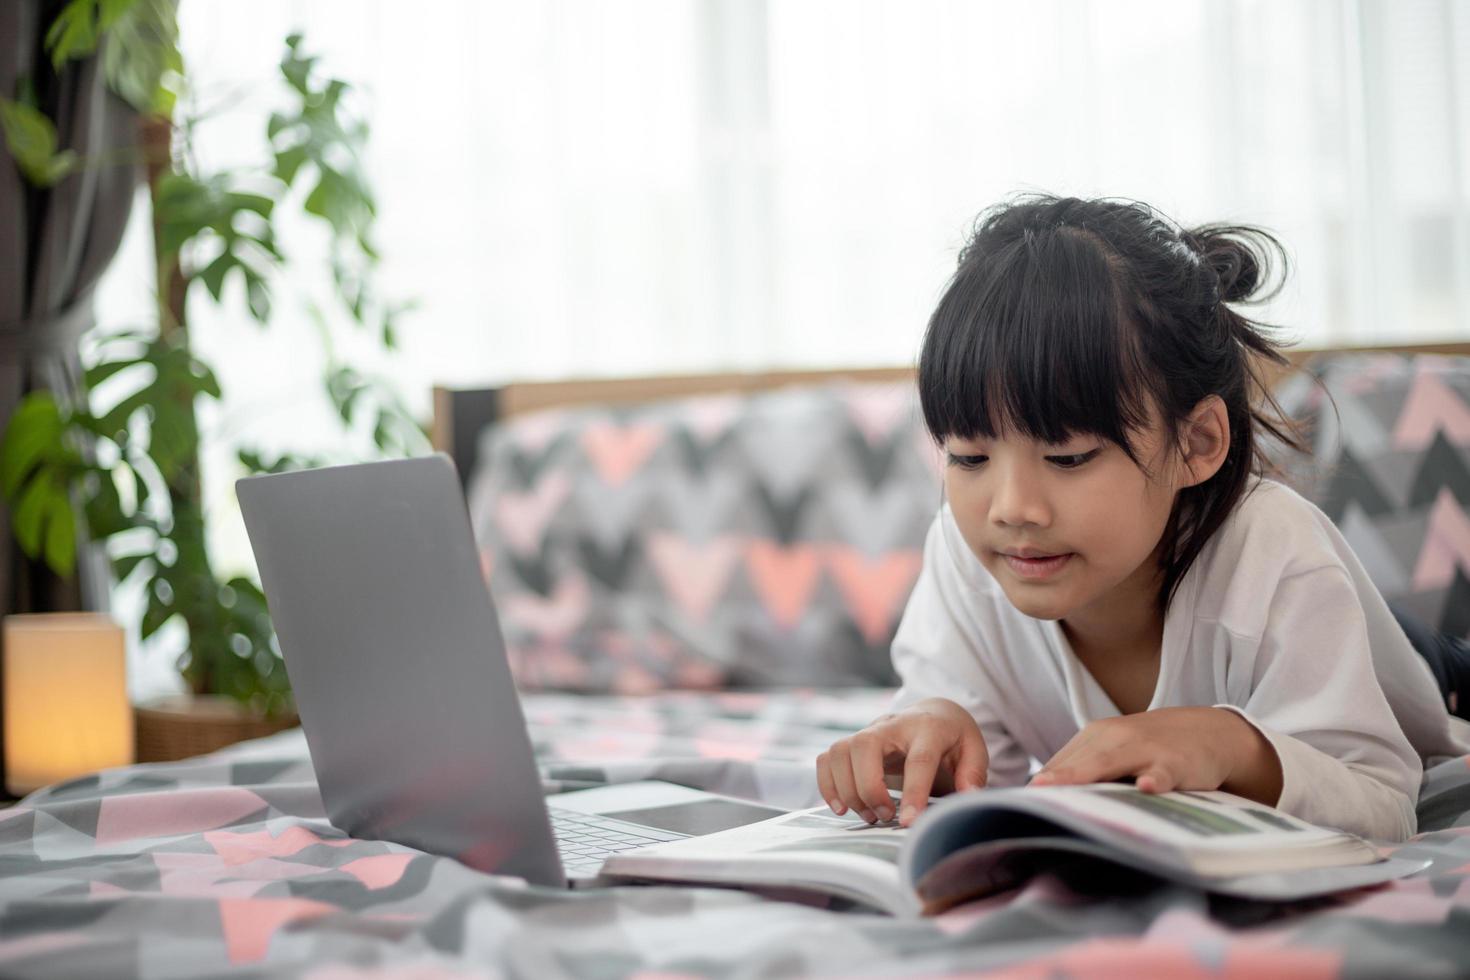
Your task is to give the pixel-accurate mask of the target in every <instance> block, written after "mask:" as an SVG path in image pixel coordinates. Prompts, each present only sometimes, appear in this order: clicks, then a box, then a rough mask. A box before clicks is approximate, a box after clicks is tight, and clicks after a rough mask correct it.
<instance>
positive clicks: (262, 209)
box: [225, 191, 276, 218]
mask: <svg viewBox="0 0 1470 980" xmlns="http://www.w3.org/2000/svg"><path fill="white" fill-rule="evenodd" d="M225 203H226V205H227V206H228V208H229V210H230V211H231V212H232V213H233V212H238V211H252V212H254V213H255V214H258V215H260V216H261V217H262V218H269V217H270V216H271V208H273V207H275V203H276V202H275V201H273V200H271V199H270V198H268V197H266V196H265V195H264V194H247V193H245V192H244V191H231V192H230V193H229V194H228V195H226V198H225Z"/></svg>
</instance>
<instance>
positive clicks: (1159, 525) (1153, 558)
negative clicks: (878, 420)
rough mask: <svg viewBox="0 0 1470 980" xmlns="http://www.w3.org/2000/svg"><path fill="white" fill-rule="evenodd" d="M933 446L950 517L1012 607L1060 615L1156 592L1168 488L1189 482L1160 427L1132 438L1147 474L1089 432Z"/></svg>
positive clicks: (1170, 500)
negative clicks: (941, 463)
mask: <svg viewBox="0 0 1470 980" xmlns="http://www.w3.org/2000/svg"><path fill="white" fill-rule="evenodd" d="M944 448H945V452H946V456H947V460H946V463H947V465H946V467H945V473H944V487H945V493H946V494H947V496H948V499H949V503H950V507H951V509H952V510H953V512H954V518H955V523H956V524H957V525H958V526H959V530H960V533H961V534H962V535H963V536H964V538H965V542H966V543H967V544H968V545H969V546H970V550H971V551H973V552H974V553H975V555H976V556H977V557H978V558H979V559H980V562H981V563H982V564H983V565H984V566H985V567H986V569H987V570H988V571H989V572H990V574H991V575H993V576H994V577H995V580H996V581H997V582H999V583H1000V586H1001V588H1002V589H1004V590H1005V594H1006V597H1007V598H1008V599H1010V601H1011V603H1012V605H1014V606H1015V607H1016V608H1017V609H1019V610H1020V611H1021V612H1023V613H1025V614H1026V615H1028V616H1032V617H1034V618H1036V619H1065V618H1066V617H1068V616H1069V615H1072V614H1073V613H1075V612H1078V611H1080V610H1084V609H1087V608H1088V607H1090V606H1092V604H1094V603H1096V602H1099V601H1100V600H1101V601H1107V600H1109V598H1110V597H1115V596H1122V595H1125V594H1126V595H1131V596H1138V595H1146V596H1147V597H1148V598H1149V599H1150V601H1152V599H1153V598H1155V597H1156V596H1157V588H1158V577H1159V575H1160V570H1159V566H1158V560H1157V555H1156V549H1157V547H1158V544H1159V541H1160V539H1161V538H1162V537H1163V534H1164V527H1165V525H1166V524H1167V523H1168V520H1169V513H1170V511H1171V509H1172V508H1173V506H1174V498H1175V495H1176V494H1177V493H1178V490H1179V489H1180V487H1181V486H1184V485H1187V483H1188V482H1192V481H1189V480H1187V479H1186V480H1180V477H1181V475H1184V476H1187V470H1185V468H1184V467H1182V466H1178V465H1175V463H1174V461H1175V460H1177V459H1178V454H1177V453H1174V452H1171V451H1169V448H1170V447H1169V446H1168V445H1167V443H1166V440H1165V439H1164V438H1163V431H1162V428H1161V427H1157V426H1156V427H1154V428H1151V429H1150V430H1149V431H1147V432H1144V433H1139V434H1137V435H1136V436H1135V437H1134V450H1135V452H1136V453H1137V455H1138V458H1139V460H1140V461H1141V462H1142V463H1143V464H1144V466H1145V467H1146V468H1147V470H1148V472H1145V471H1144V469H1140V467H1139V466H1138V464H1136V463H1134V462H1133V460H1132V459H1130V458H1129V457H1128V454H1127V453H1125V452H1124V451H1123V449H1122V448H1121V447H1119V446H1117V445H1115V444H1113V443H1111V442H1107V441H1105V440H1104V439H1102V438H1101V437H1100V436H1092V435H1081V436H1075V437H1073V438H1071V439H1069V440H1067V441H1066V442H1064V443H1061V444H1059V445H1051V444H1047V443H1041V442H1036V441H1034V440H1031V439H1027V438H1024V437H1020V436H1015V435H1010V434H1005V433H1002V434H1001V435H999V436H998V437H997V438H994V439H978V438H977V439H958V438H955V437H950V438H948V439H946V440H945V443H944ZM1120 586H1121V587H1123V590H1122V591H1120Z"/></svg>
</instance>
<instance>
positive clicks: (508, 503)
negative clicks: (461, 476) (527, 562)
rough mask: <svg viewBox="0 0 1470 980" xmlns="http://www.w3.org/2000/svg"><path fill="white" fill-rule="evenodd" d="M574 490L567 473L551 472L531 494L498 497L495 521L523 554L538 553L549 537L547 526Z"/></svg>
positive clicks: (512, 545) (505, 494)
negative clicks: (546, 532)
mask: <svg viewBox="0 0 1470 980" xmlns="http://www.w3.org/2000/svg"><path fill="white" fill-rule="evenodd" d="M571 492H572V479H571V477H570V476H569V475H567V473H566V472H564V471H561V472H556V473H552V474H549V475H548V476H547V477H546V478H545V479H543V480H541V481H540V482H539V483H537V484H536V487H535V489H533V490H532V491H531V492H529V493H506V492H501V493H500V494H499V495H498V496H497V497H496V499H495V523H496V526H497V527H499V528H500V532H501V533H502V534H503V535H505V539H506V541H508V542H509V543H510V546H511V548H512V549H513V550H514V551H515V552H516V554H519V555H534V554H536V553H537V552H538V551H539V550H540V548H541V542H542V540H543V539H544V538H545V531H546V525H547V524H548V523H549V522H550V521H551V517H552V515H553V514H555V513H556V512H557V510H559V509H560V508H561V505H562V504H563V503H565V502H566V499H567V496H568V495H569V494H570V493H571Z"/></svg>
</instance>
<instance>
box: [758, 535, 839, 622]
mask: <svg viewBox="0 0 1470 980" xmlns="http://www.w3.org/2000/svg"><path fill="white" fill-rule="evenodd" d="M745 567H746V574H748V575H749V576H750V583H751V585H753V586H754V587H755V591H756V594H757V595H759V596H760V598H761V602H762V603H764V604H765V607H766V610H767V611H768V612H769V613H770V614H771V618H772V619H774V620H775V621H776V624H777V625H778V626H780V627H781V628H782V629H788V630H789V629H791V628H792V627H794V626H795V625H796V624H797V622H799V621H800V620H801V615H802V613H804V612H805V611H806V608H807V605H808V604H809V603H810V602H811V598H812V593H813V592H814V591H815V590H816V587H817V582H818V580H819V578H820V576H821V574H822V555H821V552H820V551H818V550H817V548H816V547H814V546H812V545H793V546H790V547H782V546H781V545H779V544H777V543H776V542H774V541H769V540H765V539H761V538H753V539H750V540H749V541H747V542H746V544H745Z"/></svg>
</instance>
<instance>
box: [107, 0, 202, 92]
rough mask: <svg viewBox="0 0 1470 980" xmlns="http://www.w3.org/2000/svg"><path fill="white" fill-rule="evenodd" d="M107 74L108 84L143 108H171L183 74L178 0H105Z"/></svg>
mask: <svg viewBox="0 0 1470 980" xmlns="http://www.w3.org/2000/svg"><path fill="white" fill-rule="evenodd" d="M102 30H103V32H105V33H106V34H107V35H108V37H107V39H106V41H105V43H104V44H103V45H102V73H103V75H104V77H106V79H107V85H108V87H109V88H111V89H112V90H113V91H114V92H116V93H117V94H118V95H120V96H122V98H123V99H124V100H125V101H126V102H127V103H128V104H129V105H131V106H132V107H133V108H134V109H137V110H138V111H139V112H145V113H146V112H156V113H158V114H159V115H163V116H167V115H168V114H170V113H171V111H172V108H173V102H174V99H175V97H176V94H175V92H174V91H173V90H172V88H171V87H169V85H167V84H166V83H165V79H167V78H169V76H175V77H178V76H182V74H183V57H182V55H180V53H179V24H178V13H177V8H176V4H175V2H174V0H102Z"/></svg>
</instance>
